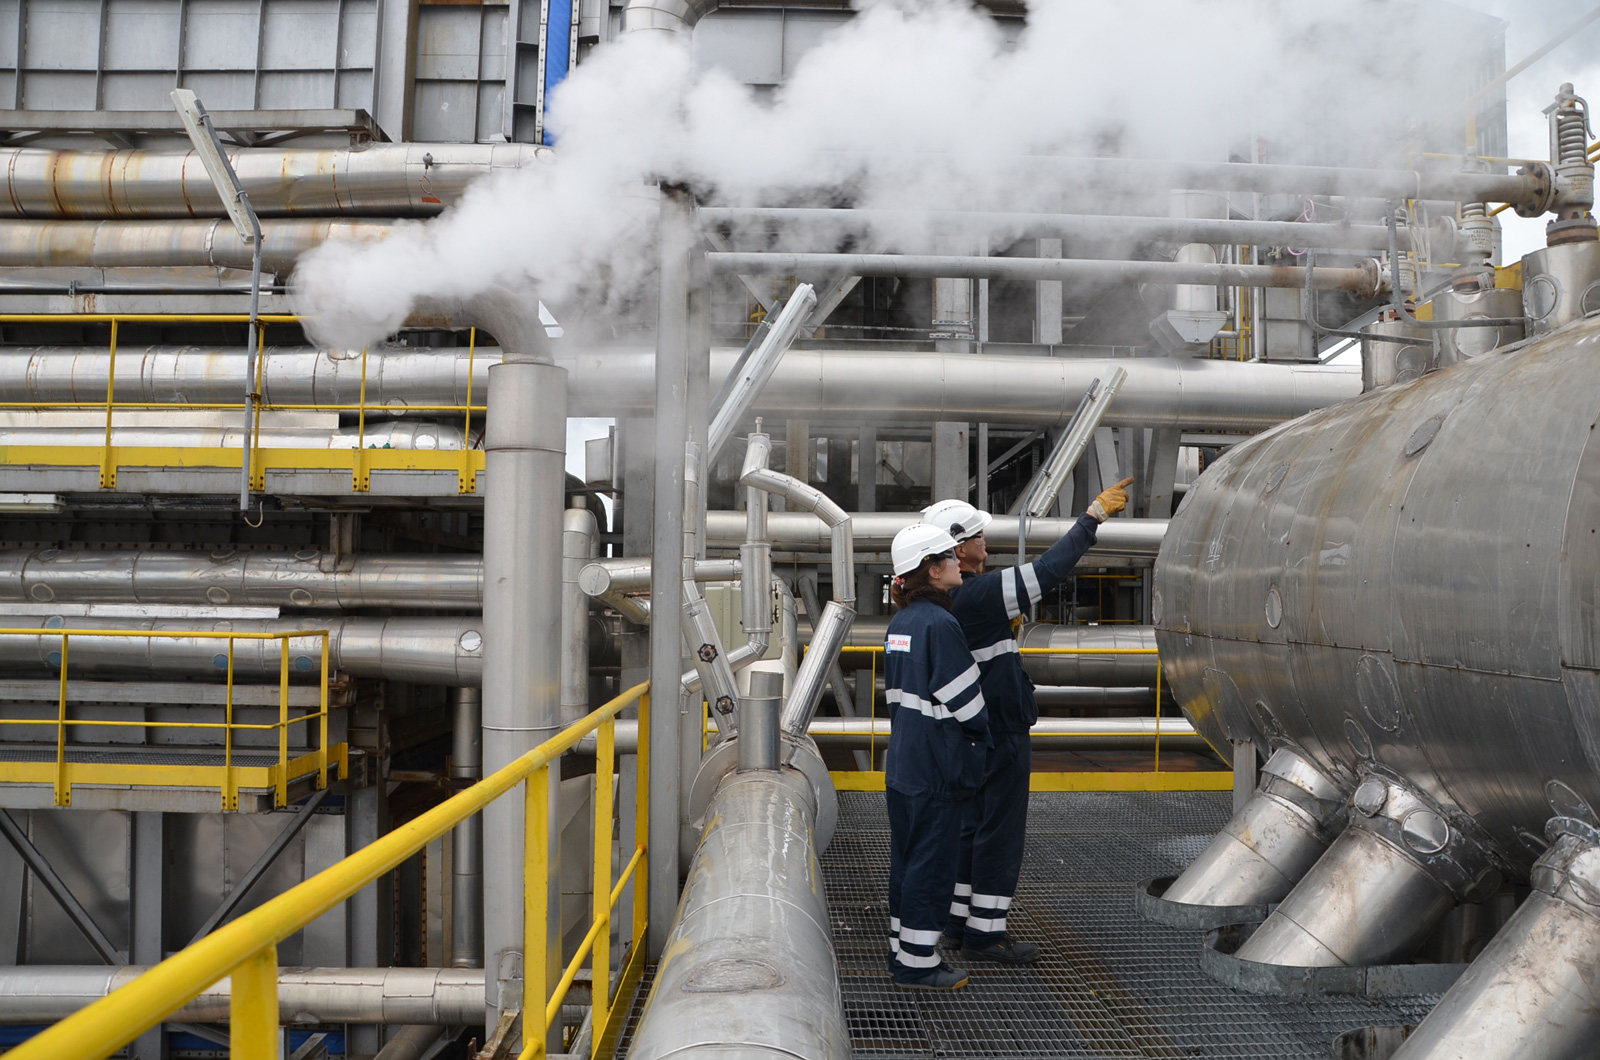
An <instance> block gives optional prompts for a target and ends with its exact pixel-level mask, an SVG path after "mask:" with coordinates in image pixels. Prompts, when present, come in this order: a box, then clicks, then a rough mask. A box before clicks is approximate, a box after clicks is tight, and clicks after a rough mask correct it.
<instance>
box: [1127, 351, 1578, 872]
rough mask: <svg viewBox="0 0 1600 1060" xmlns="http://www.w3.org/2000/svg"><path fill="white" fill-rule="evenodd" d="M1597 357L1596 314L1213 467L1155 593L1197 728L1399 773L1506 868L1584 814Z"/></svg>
mask: <svg viewBox="0 0 1600 1060" xmlns="http://www.w3.org/2000/svg"><path fill="white" fill-rule="evenodd" d="M1597 357H1600V321H1587V322H1580V323H1575V324H1573V325H1571V326H1569V327H1567V328H1563V329H1562V330H1560V331H1559V332H1555V333H1552V334H1549V335H1546V336H1543V337H1540V338H1538V339H1536V340H1534V341H1532V342H1530V343H1528V344H1527V345H1524V346H1522V347H1520V348H1516V349H1512V350H1510V351H1509V352H1507V351H1497V352H1493V353H1486V354H1484V355H1482V356H1479V357H1475V358H1472V359H1471V360H1469V361H1467V362H1465V363H1463V364H1460V365H1457V366H1455V367H1453V368H1449V369H1446V370H1443V371H1440V372H1436V373H1433V374H1430V375H1428V376H1425V377H1423V378H1422V379H1420V380H1417V381H1416V382H1413V383H1411V384H1409V385H1404V384H1402V385H1395V386H1390V387H1386V388H1383V389H1380V390H1377V391H1374V392H1373V393H1370V394H1367V395H1364V396H1363V397H1361V398H1359V399H1357V400H1354V401H1350V402H1347V403H1345V404H1342V405H1338V406H1335V407H1332V408H1327V409H1323V410H1320V411H1318V412H1314V413H1311V414H1310V415H1308V416H1305V417H1302V418H1301V419H1299V420H1296V421H1293V422H1291V423H1288V424H1284V425H1282V426H1281V427H1279V428H1277V429H1274V430H1272V431H1268V432H1266V433H1264V434H1262V435H1260V436H1258V437H1257V438H1255V439H1253V440H1251V441H1250V442H1248V443H1245V444H1243V445H1240V446H1237V447H1236V448H1234V449H1233V450H1232V451H1231V452H1230V453H1228V454H1227V455H1226V456H1224V457H1223V458H1222V459H1221V460H1219V461H1218V462H1217V463H1216V464H1214V465H1213V466H1212V467H1211V468H1209V469H1208V470H1207V471H1206V473H1205V475H1203V476H1202V477H1201V478H1200V479H1199V480H1198V481H1197V482H1195V483H1194V485H1193V486H1192V487H1191V488H1190V490H1189V493H1188V496H1187V497H1186V499H1185V501H1184V503H1183V505H1182V506H1181V507H1180V508H1179V509H1178V512H1177V514H1176V515H1175V516H1174V518H1173V520H1172V522H1171V525H1170V527H1169V530H1168V533H1167V536H1166V540H1165V543H1164V544H1163V546H1162V549H1161V553H1160V558H1159V559H1158V561H1157V564H1156V569H1155V589H1154V596H1153V610H1154V619H1155V625H1156V637H1157V642H1158V644H1159V647H1160V649H1161V658H1162V661H1163V664H1164V666H1165V671H1166V676H1167V679H1168V680H1169V681H1170V682H1171V685H1172V688H1173V692H1174V694H1175V695H1176V696H1177V698H1178V700H1179V701H1180V702H1181V703H1183V704H1184V705H1185V707H1186V709H1187V710H1188V712H1189V714H1190V716H1191V717H1192V718H1193V720H1194V722H1195V725H1196V727H1197V728H1198V729H1199V730H1200V731H1201V732H1202V733H1204V734H1206V735H1207V737H1208V738H1210V739H1211V740H1212V742H1213V743H1217V744H1220V742H1221V741H1222V740H1225V739H1229V738H1231V739H1234V740H1256V741H1258V746H1272V747H1281V746H1291V747H1294V748H1298V749H1300V750H1301V751H1302V752H1303V753H1304V754H1306V755H1308V756H1309V757H1310V758H1311V759H1312V760H1313V761H1316V762H1318V763H1319V764H1320V765H1321V766H1322V767H1323V768H1325V769H1327V770H1328V771H1329V772H1330V775H1332V776H1335V777H1342V778H1344V780H1345V781H1348V782H1353V781H1354V780H1355V778H1356V776H1357V775H1359V774H1364V773H1372V772H1374V771H1377V772H1382V773H1385V774H1391V775H1393V774H1397V775H1399V776H1401V777H1404V778H1405V779H1406V781H1408V782H1409V784H1410V785H1414V786H1415V788H1416V789H1417V790H1418V791H1419V792H1421V793H1422V794H1423V795H1425V796H1426V798H1427V799H1429V800H1431V801H1432V802H1433V803H1435V804H1437V806H1438V807H1439V809H1440V811H1441V812H1443V813H1444V814H1445V815H1446V817H1447V819H1448V820H1449V822H1450V825H1451V828H1452V830H1456V829H1464V830H1465V831H1466V832H1469V833H1471V834H1473V835H1475V836H1477V837H1478V838H1479V839H1481V840H1482V843H1483V845H1484V846H1485V847H1486V853H1488V854H1489V856H1490V857H1491V858H1492V859H1493V860H1495V861H1496V862H1497V863H1498V864H1501V865H1502V866H1503V867H1509V868H1511V869H1512V870H1513V874H1514V875H1520V874H1522V873H1525V871H1526V869H1527V868H1528V866H1529V865H1530V864H1531V863H1532V861H1533V859H1534V858H1535V857H1536V856H1537V855H1538V854H1539V853H1540V852H1541V851H1543V850H1544V848H1545V843H1544V841H1543V839H1542V838H1541V833H1542V829H1543V825H1544V823H1545V821H1546V819H1548V818H1549V817H1550V816H1551V815H1552V814H1562V815H1566V816H1573V817H1579V818H1582V819H1584V820H1588V821H1591V822H1594V821H1596V820H1597V819H1596V817H1595V809H1594V808H1595V807H1597V806H1600V607H1597V604H1600V437H1597V435H1596V432H1595V424H1596V420H1597V417H1600V387H1596V386H1595V383H1594V380H1595V372H1596V358H1597ZM1468 818H1470V819H1471V820H1468ZM1474 822H1475V823H1474ZM1480 826H1481V829H1482V831H1479V830H1478V829H1479V827H1480ZM1452 834H1453V833H1452Z"/></svg>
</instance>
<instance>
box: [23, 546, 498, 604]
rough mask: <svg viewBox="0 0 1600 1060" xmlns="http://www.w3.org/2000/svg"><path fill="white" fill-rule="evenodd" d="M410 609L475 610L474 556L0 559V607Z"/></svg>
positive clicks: (57, 554) (66, 554) (232, 554)
mask: <svg viewBox="0 0 1600 1060" xmlns="http://www.w3.org/2000/svg"><path fill="white" fill-rule="evenodd" d="M7 601H12V602H17V603H23V602H27V603H36V604H48V603H58V602H59V603H102V604H109V603H116V604H123V603H126V604H191V605H206V604H211V605H224V604H232V605H248V606H259V607H325V608H339V609H348V608H359V607H414V608H422V609H428V610H457V609H460V610H474V609H477V608H479V607H481V606H482V605H483V559H482V557H480V556H449V555H439V556H435V555H400V554H371V555H359V556H352V555H343V556H340V555H336V554H334V553H331V552H317V551H313V550H311V549H301V550H300V551H298V552H266V551H261V552H249V551H244V552H242V551H238V550H235V549H224V550H220V551H216V552H157V551H150V550H137V551H134V550H128V551H117V552H99V551H90V550H81V551H63V550H61V549H55V548H51V549H42V550H38V551H32V552H28V551H7V552H0V603H4V602H7Z"/></svg>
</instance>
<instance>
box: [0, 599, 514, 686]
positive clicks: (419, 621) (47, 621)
mask: <svg viewBox="0 0 1600 1060" xmlns="http://www.w3.org/2000/svg"><path fill="white" fill-rule="evenodd" d="M0 622H3V623H4V624H5V626H6V627H7V628H13V629H37V630H38V631H39V632H38V633H36V634H34V633H30V634H14V635H6V636H0V663H4V664H6V665H8V666H9V667H11V669H12V670H13V671H14V672H18V671H42V672H45V673H54V672H57V671H58V669H59V667H60V663H61V635H60V633H59V631H60V630H62V629H66V630H69V631H70V630H73V629H115V630H131V631H136V632H137V631H143V630H149V631H173V632H191V631H193V630H194V629H195V626H196V625H200V624H203V625H205V626H207V627H208V628H209V629H210V630H213V631H223V630H232V631H238V632H251V633H304V632H306V631H310V630H322V629H326V630H327V631H328V633H329V636H328V653H329V661H328V670H329V672H330V673H331V672H333V671H335V670H338V671H342V672H344V673H347V674H350V675H351V676H352V677H373V678H383V679H385V680H390V681H414V682H417V683H418V684H431V685H449V686H452V687H457V686H476V685H478V684H480V683H481V682H482V680H483V667H484V660H483V654H484V653H483V642H484V633H485V631H486V623H485V622H484V620H482V619H479V618H340V617H327V618H293V619H209V620H196V619H194V618H106V617H98V616H93V615H90V616H72V615H66V616H60V615H58V616H48V617H41V616H38V615H0ZM281 650H282V649H281V647H280V643H279V642H278V641H275V640H240V641H236V642H235V643H234V648H233V668H234V676H235V677H236V678H252V679H255V678H261V679H269V680H276V679H277V677H278V674H279V669H280V665H281V658H280V652H281ZM321 651H322V638H321V637H320V636H311V635H307V636H298V637H294V638H292V639H291V640H290V641H289V674H290V677H291V679H293V680H309V679H314V678H315V677H316V676H317V674H318V672H319V670H320V662H319V657H320V655H321ZM68 672H69V674H72V675H75V676H80V677H90V676H94V675H97V674H131V675H134V676H145V677H153V676H158V675H159V676H160V677H162V678H168V677H198V678H207V679H212V680H217V681H220V680H223V679H224V678H225V677H226V676H227V672H228V645H227V643H226V642H225V641H220V640H212V639H203V638H196V637H159V638H158V637H138V636H133V637H120V636H119V637H96V636H92V635H83V636H74V637H72V638H71V646H70V648H69V649H68Z"/></svg>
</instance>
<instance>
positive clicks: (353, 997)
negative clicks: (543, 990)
mask: <svg viewBox="0 0 1600 1060" xmlns="http://www.w3.org/2000/svg"><path fill="white" fill-rule="evenodd" d="M148 970H149V969H147V968H143V967H139V966H137V965H124V966H122V967H120V968H105V967H98V966H78V965H33V966H29V967H23V968H18V967H12V968H0V1023H54V1022H56V1021H58V1020H61V1019H65V1018H66V1017H67V1016H70V1015H72V1014H73V1013H74V1012H77V1011H78V1010H79V1009H81V1008H84V1007H86V1006H88V1005H89V1004H91V1003H92V1002H95V1001H98V1000H99V999H100V998H102V997H105V996H106V995H107V994H109V993H110V992H111V991H113V990H115V989H117V988H118V987H121V986H123V985H125V984H126V983H129V982H131V981H132V980H134V979H136V978H137V977H139V976H140V975H142V974H144V972H146V971H148ZM230 986H231V983H230V980H228V979H222V980H220V981H219V982H217V983H216V984H215V985H214V986H211V987H210V988H208V989H206V990H204V991H202V992H201V993H200V995H199V996H198V997H196V998H195V999H194V1000H193V1001H191V1002H189V1004H187V1005H185V1006H184V1007H183V1008H181V1009H179V1010H178V1011H177V1012H176V1013H174V1014H173V1016H172V1017H171V1018H172V1019H174V1020H177V1021H181V1022H186V1023H226V1022H227V1021H228V1005H229V998H230V996H231V990H230ZM482 1018H483V971H482V969H477V968H280V969H278V1019H279V1021H280V1022H282V1023H287V1024H303V1023H363V1024H367V1023H390V1024H406V1023H412V1024H436V1025H446V1024H448V1025H452V1026H457V1027H459V1026H464V1025H471V1024H473V1023H474V1022H475V1021H476V1020H479V1019H482Z"/></svg>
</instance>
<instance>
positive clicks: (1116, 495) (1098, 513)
mask: <svg viewBox="0 0 1600 1060" xmlns="http://www.w3.org/2000/svg"><path fill="white" fill-rule="evenodd" d="M1132 484H1133V479H1131V478H1125V479H1123V480H1122V481H1121V482H1119V483H1117V484H1116V485H1115V486H1112V487H1110V488H1109V489H1106V490H1105V491H1104V492H1102V493H1101V494H1100V496H1098V497H1096V498H1095V499H1094V503H1093V504H1091V505H1089V514H1090V515H1092V516H1094V517H1095V521H1096V522H1101V523H1103V522H1105V521H1106V520H1107V519H1109V518H1111V517H1112V516H1113V515H1116V514H1117V513H1118V512H1120V511H1122V509H1124V508H1126V507H1127V506H1128V487H1129V486H1130V485H1132Z"/></svg>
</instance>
